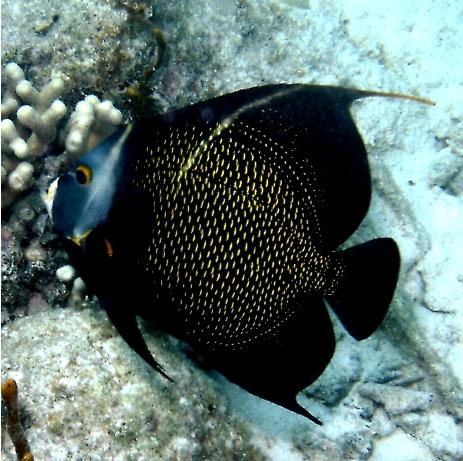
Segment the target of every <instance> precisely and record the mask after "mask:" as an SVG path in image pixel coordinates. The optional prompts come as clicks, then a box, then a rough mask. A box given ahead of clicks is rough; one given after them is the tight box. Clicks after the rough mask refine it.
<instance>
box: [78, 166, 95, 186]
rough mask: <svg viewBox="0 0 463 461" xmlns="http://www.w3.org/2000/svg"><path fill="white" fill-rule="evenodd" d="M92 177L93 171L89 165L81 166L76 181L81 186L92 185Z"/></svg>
mask: <svg viewBox="0 0 463 461" xmlns="http://www.w3.org/2000/svg"><path fill="white" fill-rule="evenodd" d="M92 177H93V174H92V169H91V168H90V167H88V166H87V165H79V166H78V167H77V168H76V179H77V182H78V183H79V184H84V185H86V184H90V182H91V181H92Z"/></svg>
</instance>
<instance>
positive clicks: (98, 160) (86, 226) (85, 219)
mask: <svg viewBox="0 0 463 461" xmlns="http://www.w3.org/2000/svg"><path fill="white" fill-rule="evenodd" d="M131 129H132V125H128V126H126V127H123V128H121V129H119V130H118V131H116V132H115V133H114V134H113V135H111V136H110V137H109V138H107V139H106V140H104V141H103V142H102V143H100V144H98V145H97V146H96V147H95V148H94V149H92V150H91V151H90V152H88V153H87V154H86V155H84V156H83V157H81V158H80V159H78V160H77V161H76V162H74V164H73V165H72V167H71V168H70V170H69V172H68V173H66V174H64V175H62V176H61V177H60V178H59V179H58V183H57V187H56V186H55V187H56V194H55V196H54V198H53V204H52V210H51V214H52V219H53V222H54V225H55V229H56V230H57V231H58V232H59V233H61V234H62V235H63V236H64V237H67V238H70V239H73V240H74V241H78V240H79V239H80V238H82V237H85V236H86V235H88V233H89V232H90V231H91V230H92V229H94V228H95V227H96V226H97V225H98V224H100V223H102V222H103V221H105V219H106V218H107V217H108V213H109V211H110V209H111V206H112V204H113V202H114V199H115V195H116V192H117V191H118V188H119V187H120V184H121V181H122V178H123V171H124V165H125V157H126V156H125V155H124V151H125V142H126V140H127V137H128V135H129V134H130V131H131ZM52 186H53V185H52Z"/></svg>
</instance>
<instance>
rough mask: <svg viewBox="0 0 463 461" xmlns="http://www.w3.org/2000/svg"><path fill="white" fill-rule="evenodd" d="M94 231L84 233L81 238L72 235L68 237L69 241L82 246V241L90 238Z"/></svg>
mask: <svg viewBox="0 0 463 461" xmlns="http://www.w3.org/2000/svg"><path fill="white" fill-rule="evenodd" d="M92 230H93V229H89V230H88V231H86V232H84V233H83V234H82V235H79V236H75V235H72V236H70V237H68V239H69V240H71V241H72V242H74V243H75V244H76V245H79V246H81V242H82V240H85V239H86V238H87V237H88V236H89V234H90V232H92Z"/></svg>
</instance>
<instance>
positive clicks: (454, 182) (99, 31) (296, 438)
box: [1, 0, 463, 461]
mask: <svg viewBox="0 0 463 461" xmlns="http://www.w3.org/2000/svg"><path fill="white" fill-rule="evenodd" d="M461 24H463V4H462V3H461V2H460V1H456V0H455V1H451V2H443V1H431V0H424V1H411V0H401V1H398V0H390V1H387V2H376V1H374V2H372V1H367V0H363V1H362V0H357V1H350V2H341V1H334V0H332V1H329V0H328V1H321V0H320V1H312V0H286V1H283V0H279V1H277V0H269V1H261V2H260V1H253V0H249V1H245V0H243V1H235V0H221V1H215V2H214V1H203V0H198V1H175V2H166V1H144V2H143V1H140V2H133V1H130V0H126V1H122V0H121V1H117V0H113V1H111V0H108V1H104V0H93V1H84V0H68V1H66V2H63V1H57V0H50V1H47V2H44V1H43V0H40V1H36V0H32V1H27V2H26V1H18V0H2V43H1V49H2V69H4V68H5V65H6V64H7V63H10V62H15V63H17V64H18V65H19V66H20V67H21V68H22V69H23V71H24V73H25V78H26V79H27V80H29V81H31V82H32V84H33V85H34V86H35V87H36V88H40V87H41V86H42V85H45V84H47V83H49V82H50V81H51V79H52V78H54V77H60V78H61V79H62V81H63V83H64V87H63V89H62V91H61V93H60V99H61V101H62V102H63V103H64V104H65V105H66V108H67V114H66V116H64V117H63V118H62V119H61V120H60V122H59V124H58V133H57V135H56V136H55V137H54V138H53V140H51V141H50V142H49V143H47V145H46V148H45V149H44V152H40V153H39V154H36V155H31V156H30V157H27V158H26V159H25V160H26V161H27V162H28V163H29V164H30V165H33V177H32V178H30V179H28V181H27V187H23V188H20V190H18V189H15V188H14V187H12V186H11V181H9V180H8V178H9V175H11V174H12V173H11V172H12V171H14V170H15V168H16V167H17V164H18V159H16V158H15V156H14V155H12V154H8V152H6V153H5V152H2V167H3V169H2V338H1V339H2V353H1V354H2V382H4V381H5V380H6V379H8V378H13V379H14V380H15V381H16V383H17V385H18V389H19V404H20V410H21V418H22V419H21V421H22V425H23V427H24V430H25V434H26V437H27V439H28V441H29V444H30V448H31V451H32V453H33V454H34V456H35V459H37V460H38V459H49V460H132V459H133V460H135V459H137V460H152V459H159V460H228V459H230V460H267V459H268V460H289V461H293V460H294V461H301V460H317V461H318V460H320V461H325V460H326V461H336V460H374V461H383V460H384V461H388V460H396V461H428V460H444V461H454V460H461V459H463V360H462V357H463V308H462V299H463V265H462V258H463V134H462V133H463V59H462V56H463V52H462V43H463V28H462V27H461ZM4 74H5V72H2V90H3V96H5V97H8V82H7V81H6V77H5V76H4ZM278 82H287V83H296V82H303V83H317V84H333V85H341V86H346V87H356V88H362V89H370V90H381V91H392V92H396V93H403V94H409V95H416V96H421V97H426V98H429V99H430V100H432V101H434V102H435V105H434V106H429V105H424V104H420V103H417V102H414V101H406V100H399V99H387V98H371V99H367V100H363V101H359V102H356V103H354V104H353V107H352V113H353V116H354V119H355V121H356V124H357V126H358V128H359V130H360V132H361V134H362V137H363V139H364V142H365V145H366V147H367V151H368V159H369V162H370V167H371V174H372V178H373V198H372V203H371V206H370V210H369V213H368V215H367V218H366V219H365V221H364V222H363V224H362V225H361V227H360V228H359V230H358V231H357V232H356V233H355V234H354V236H353V237H352V238H351V239H350V241H349V242H348V243H347V244H346V246H351V245H352V244H355V243H359V242H362V241H366V240H369V239H371V238H375V237H381V236H390V237H393V238H394V239H395V240H396V241H397V242H398V244H399V247H400V250H401V255H402V268H401V274H400V278H399V283H398V288H397V290H396V295H395V298H394V301H393V303H392V306H391V309H390V311H389V314H388V315H387V317H386V320H385V322H384V324H383V326H382V327H381V328H380V330H378V331H377V332H376V333H375V334H374V335H373V336H372V337H371V338H369V339H367V340H365V341H362V342H360V343H358V342H356V341H355V340H353V339H352V338H350V337H349V336H348V335H347V334H346V333H345V332H344V331H343V330H342V329H341V328H340V327H339V323H338V322H337V320H336V319H335V318H334V317H333V316H332V320H333V322H334V323H335V328H336V335H337V349H336V352H335V356H334V358H333V360H332V362H331V363H330V365H329V366H328V368H327V369H326V371H325V372H324V374H323V375H322V376H321V377H320V378H319V379H318V380H317V381H316V382H315V383H314V384H313V385H312V386H310V387H309V388H308V389H307V390H306V391H304V392H303V393H301V395H300V396H299V402H300V403H301V404H302V405H304V406H306V407H307V408H309V409H310V411H311V412H312V413H314V414H315V415H317V417H319V418H320V419H321V420H322V421H323V423H324V425H323V426H321V427H318V426H316V425H314V424H311V423H309V422H308V421H307V420H305V419H303V418H302V417H299V416H297V415H295V414H292V413H289V412H287V411H285V410H283V409H281V408H279V407H276V406H274V405H272V404H270V403H268V402H265V401H262V400H258V399H257V398H255V397H253V396H251V395H249V394H247V393H246V392H244V391H242V390H241V389H239V388H238V387H236V386H234V385H232V384H230V383H228V382H227V381H225V380H224V379H223V378H221V377H220V376H219V375H218V374H216V373H213V372H212V371H210V370H204V369H202V368H201V367H200V366H199V365H198V364H197V363H196V362H194V361H192V360H191V359H190V356H191V353H190V351H189V349H188V347H187V346H185V345H184V344H182V343H180V342H179V341H177V340H175V339H173V338H171V337H168V336H166V335H163V334H161V333H159V332H157V331H154V330H153V329H151V327H149V326H148V325H145V329H144V331H145V333H146V334H145V338H146V339H147V341H148V344H149V346H150V349H151V350H152V351H153V353H154V354H155V355H156V357H158V359H159V361H160V362H161V363H163V364H168V367H169V370H172V377H173V378H174V379H175V384H174V385H172V384H171V383H168V382H166V381H165V380H163V379H161V378H160V376H159V375H158V374H157V373H155V372H153V371H152V370H150V369H149V368H148V367H147V366H146V365H145V364H144V363H143V362H142V361H141V360H140V359H139V358H138V357H137V356H136V355H135V353H134V352H133V351H131V350H130V349H129V347H128V346H127V345H126V343H125V342H124V341H123V339H122V338H121V337H120V336H119V335H118V334H117V333H116V331H115V330H114V328H113V327H112V325H111V324H110V322H109V320H108V319H107V317H106V314H105V313H104V312H103V311H102V310H101V309H100V308H99V307H98V306H97V303H96V302H95V301H94V300H92V299H89V298H88V297H86V296H85V293H84V292H83V291H82V288H81V287H80V286H79V283H77V282H76V279H75V277H76V275H75V274H73V273H72V271H70V270H68V272H66V273H65V274H64V275H63V270H62V268H63V267H66V265H67V264H68V261H67V257H66V255H65V253H64V251H63V250H62V248H61V246H60V243H59V241H58V240H57V238H56V236H55V235H54V234H53V232H52V226H51V224H50V222H49V220H48V218H47V216H48V215H47V211H46V209H45V206H44V205H43V203H42V200H41V197H40V189H41V188H43V187H44V186H45V185H46V184H47V183H48V181H49V180H50V179H52V178H54V177H56V176H57V175H58V174H59V173H60V172H61V171H63V170H64V169H65V167H66V163H67V162H68V161H69V158H68V157H66V155H63V154H62V152H63V150H64V148H65V142H66V136H67V135H68V132H69V127H67V125H66V123H67V120H68V119H69V117H70V114H71V112H72V111H73V110H74V107H75V105H76V104H77V103H78V101H80V100H82V99H83V98H84V97H85V96H87V95H90V94H93V95H96V96H98V97H99V98H100V100H103V99H107V100H110V101H112V102H113V104H114V106H115V107H117V108H118V109H120V110H121V112H122V114H123V118H124V121H125V122H127V121H130V120H132V119H133V118H138V117H140V116H142V115H146V114H149V113H155V112H160V111H165V110H167V109H170V108H177V107H182V106H184V105H187V104H190V103H192V102H196V101H199V100H203V99H207V98H210V97H212V96H216V95H219V94H223V93H226V92H230V91H233V90H237V89H241V88H246V87H250V86H255V85H261V84H266V83H278ZM2 118H4V116H3V99H2ZM2 123H3V122H2ZM2 130H3V128H2ZM2 137H3V131H2ZM3 151H5V149H3ZM340 193H342V191H340ZM58 269H61V272H60V271H58V276H57V274H56V272H57V270H58ZM68 269H69V268H68ZM128 270H130V269H129V268H128ZM77 280H78V279H77ZM307 354H310V351H304V350H301V351H300V361H301V364H303V363H304V360H305V358H306V357H307ZM275 372H276V373H277V372H278V370H277V369H276V370H275ZM2 416H5V413H4V409H3V408H2ZM5 419H6V418H5V417H3V418H2V459H4V460H14V459H15V458H16V456H15V453H14V448H13V445H12V443H11V441H10V439H9V437H8V433H7V430H6V426H5Z"/></svg>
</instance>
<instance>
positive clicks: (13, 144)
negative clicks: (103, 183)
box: [1, 63, 66, 159]
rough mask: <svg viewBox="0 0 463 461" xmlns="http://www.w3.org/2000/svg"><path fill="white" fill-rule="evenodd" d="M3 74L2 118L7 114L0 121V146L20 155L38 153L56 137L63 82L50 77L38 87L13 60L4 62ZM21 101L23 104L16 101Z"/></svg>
mask: <svg viewBox="0 0 463 461" xmlns="http://www.w3.org/2000/svg"><path fill="white" fill-rule="evenodd" d="M5 76H6V91H5V97H4V101H3V102H2V118H4V117H5V116H7V117H9V118H7V119H4V120H3V121H2V125H1V134H2V148H3V149H4V150H5V151H6V152H12V153H14V154H15V155H16V156H17V157H18V158H20V159H24V158H26V157H28V156H38V155H42V154H43V153H44V152H45V150H46V149H47V146H48V145H49V144H50V142H52V141H53V140H54V139H55V138H56V127H57V125H58V122H59V121H60V120H61V119H62V118H63V117H64V116H65V115H66V106H65V105H64V103H63V102H62V101H60V100H59V99H58V98H59V97H60V96H61V94H62V92H63V90H64V82H63V80H62V79H61V78H54V79H52V80H51V82H50V83H48V84H47V85H45V86H44V87H43V88H42V89H41V90H40V91H38V90H36V89H35V88H34V87H33V85H32V83H31V82H30V81H28V80H26V79H25V78H24V72H23V71H22V69H21V68H20V67H19V66H18V65H17V64H15V63H9V64H7V65H6V66H5ZM21 101H22V102H25V103H27V105H20V103H21ZM15 115H16V123H15V117H14V116H15Z"/></svg>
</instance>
